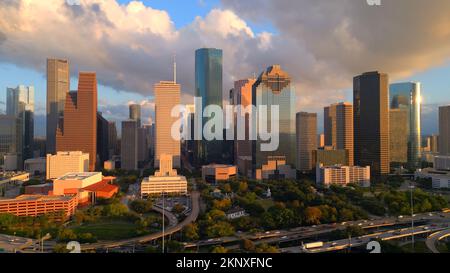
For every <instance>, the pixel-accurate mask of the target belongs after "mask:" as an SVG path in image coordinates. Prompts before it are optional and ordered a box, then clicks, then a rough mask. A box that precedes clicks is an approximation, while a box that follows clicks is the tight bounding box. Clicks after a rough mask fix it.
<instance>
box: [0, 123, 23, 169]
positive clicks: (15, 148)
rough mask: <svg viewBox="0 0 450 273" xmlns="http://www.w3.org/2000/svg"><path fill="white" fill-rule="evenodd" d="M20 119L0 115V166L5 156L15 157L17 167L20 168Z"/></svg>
mask: <svg viewBox="0 0 450 273" xmlns="http://www.w3.org/2000/svg"><path fill="white" fill-rule="evenodd" d="M21 121H22V120H21V119H20V118H17V117H15V116H9V115H0V165H3V164H4V157H5V155H17V160H16V161H17V162H16V165H17V167H20V163H21V162H22V161H21V153H22V150H23V149H22V138H21V137H18V136H20V135H22V126H21V125H22V124H21Z"/></svg>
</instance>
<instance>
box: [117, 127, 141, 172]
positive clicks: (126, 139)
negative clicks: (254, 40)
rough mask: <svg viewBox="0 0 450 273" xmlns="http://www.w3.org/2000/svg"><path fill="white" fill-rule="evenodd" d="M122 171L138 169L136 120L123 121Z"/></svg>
mask: <svg viewBox="0 0 450 273" xmlns="http://www.w3.org/2000/svg"><path fill="white" fill-rule="evenodd" d="M120 144H121V148H120V158H121V169H123V170H137V168H138V130H137V122H136V121H135V120H124V121H122V140H121V142H120Z"/></svg>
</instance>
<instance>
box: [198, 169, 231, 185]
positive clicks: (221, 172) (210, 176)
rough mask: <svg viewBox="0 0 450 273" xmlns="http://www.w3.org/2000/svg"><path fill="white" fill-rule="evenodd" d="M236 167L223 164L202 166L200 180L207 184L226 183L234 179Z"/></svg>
mask: <svg viewBox="0 0 450 273" xmlns="http://www.w3.org/2000/svg"><path fill="white" fill-rule="evenodd" d="M236 175H237V167H236V166H233V165H224V164H210V165H206V166H202V178H203V180H204V181H206V182H209V183H217V182H220V181H228V180H230V179H233V178H236Z"/></svg>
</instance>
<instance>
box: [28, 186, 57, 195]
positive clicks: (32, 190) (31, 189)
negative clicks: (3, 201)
mask: <svg viewBox="0 0 450 273" xmlns="http://www.w3.org/2000/svg"><path fill="white" fill-rule="evenodd" d="M52 190H53V184H52V183H46V184H40V185H31V186H26V187H25V194H28V195H48V194H49V193H50V192H51V191H52Z"/></svg>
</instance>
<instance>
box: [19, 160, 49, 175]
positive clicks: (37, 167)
mask: <svg viewBox="0 0 450 273" xmlns="http://www.w3.org/2000/svg"><path fill="white" fill-rule="evenodd" d="M46 162H47V158H45V157H39V158H30V159H27V160H25V162H24V165H23V167H24V169H25V171H26V172H29V173H30V174H32V175H35V174H43V173H45V172H46V170H47V166H46V165H47V164H46Z"/></svg>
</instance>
